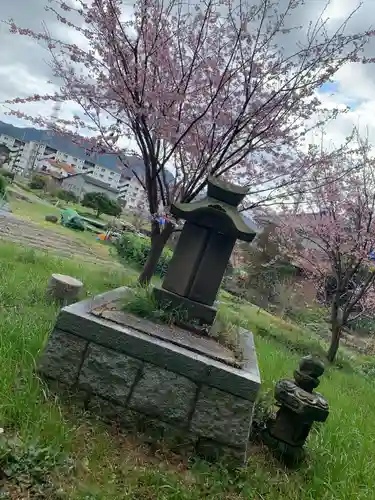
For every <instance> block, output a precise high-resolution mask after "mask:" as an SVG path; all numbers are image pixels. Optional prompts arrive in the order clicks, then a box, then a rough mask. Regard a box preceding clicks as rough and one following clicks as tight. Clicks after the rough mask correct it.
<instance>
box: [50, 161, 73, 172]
mask: <svg viewBox="0 0 375 500" xmlns="http://www.w3.org/2000/svg"><path fill="white" fill-rule="evenodd" d="M48 163H50V164H51V165H52V166H53V167H57V168H61V170H64V171H65V172H66V173H67V174H71V175H74V174H75V173H76V169H75V168H74V167H72V166H71V165H68V164H67V163H61V162H59V161H56V160H48Z"/></svg>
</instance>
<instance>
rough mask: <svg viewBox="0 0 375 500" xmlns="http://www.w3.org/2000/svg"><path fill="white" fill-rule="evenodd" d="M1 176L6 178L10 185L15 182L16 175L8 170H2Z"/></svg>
mask: <svg viewBox="0 0 375 500" xmlns="http://www.w3.org/2000/svg"><path fill="white" fill-rule="evenodd" d="M0 175H1V176H2V177H5V178H6V179H8V180H9V182H10V183H12V182H13V181H14V177H15V175H16V174H15V173H14V172H10V171H9V170H6V169H5V168H0Z"/></svg>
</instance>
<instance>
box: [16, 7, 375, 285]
mask: <svg viewBox="0 0 375 500" xmlns="http://www.w3.org/2000/svg"><path fill="white" fill-rule="evenodd" d="M77 3H78V4H79V6H78V7H73V6H72V5H70V4H68V3H67V2H64V1H62V0H50V1H49V2H48V5H47V6H46V9H47V10H49V11H50V12H52V13H54V14H55V16H56V18H57V20H58V21H59V22H60V23H62V24H63V25H64V29H71V30H74V31H75V32H76V33H77V34H79V36H80V37H81V38H83V39H84V40H85V44H84V45H82V46H80V47H79V46H78V45H76V44H74V43H68V42H66V41H64V40H59V39H55V38H54V36H53V34H51V33H49V32H48V31H45V32H41V33H38V32H34V31H31V30H30V29H28V28H25V27H20V26H18V25H17V23H16V22H15V21H13V20H11V21H9V26H10V30H11V32H12V33H15V34H17V35H23V36H29V37H31V38H33V39H35V40H36V41H38V42H39V43H45V44H46V47H47V48H49V51H50V54H51V66H52V69H53V72H54V75H55V77H57V78H58V79H59V81H60V82H61V88H60V91H59V92H58V93H56V94H55V95H51V96H35V95H34V96H30V97H29V98H26V99H19V98H16V99H13V100H10V101H9V103H8V104H10V105H14V104H22V103H26V102H35V101H41V100H43V101H45V100H48V99H50V100H52V101H56V100H59V101H74V102H75V103H77V104H78V105H79V106H80V107H81V109H82V111H83V113H84V115H85V120H83V119H79V118H78V117H76V118H72V119H71V120H58V122H57V123H54V124H52V123H50V120H49V119H48V118H47V117H40V116H38V117H32V116H28V115H26V114H23V113H22V111H20V110H19V109H17V110H13V111H11V113H12V114H16V115H17V116H18V117H23V118H25V119H27V120H29V121H31V122H33V123H35V124H36V125H38V126H44V127H49V128H51V127H52V128H53V129H54V130H55V131H56V132H57V133H61V134H70V135H72V130H74V132H73V137H74V140H76V141H79V140H80V138H81V137H82V133H83V130H84V129H85V128H86V129H87V128H88V127H87V125H86V121H87V120H88V121H89V122H90V129H91V135H90V139H89V140H90V142H91V144H92V146H93V148H95V149H96V150H97V151H100V152H101V151H106V152H111V153H113V154H116V155H119V156H120V158H121V159H122V160H123V158H124V156H123V155H122V154H121V153H123V151H122V150H121V148H120V147H119V145H118V144H119V140H120V139H124V138H125V139H129V138H131V139H135V141H136V143H137V147H138V151H137V153H138V154H139V155H140V157H141V158H142V159H143V162H144V164H145V178H144V179H143V181H144V185H145V190H146V192H147V197H148V205H149V211H150V214H154V213H156V212H157V211H158V207H159V206H160V204H162V205H163V206H164V207H166V209H168V207H169V206H170V204H171V203H173V202H174V201H176V200H180V201H185V202H189V201H191V200H193V199H194V198H195V197H196V196H197V195H198V194H199V193H200V192H201V191H202V190H203V189H204V188H205V185H206V180H207V176H208V175H209V174H210V175H215V176H223V177H225V178H226V179H228V180H231V181H235V182H238V183H241V184H246V185H247V186H249V199H248V201H249V206H254V205H256V204H260V203H265V202H269V201H271V200H279V199H280V197H284V196H286V195H287V196H289V194H290V188H291V186H293V185H294V184H296V183H297V184H298V185H299V188H301V186H302V184H301V183H302V182H305V183H306V182H307V180H308V179H309V175H310V174H309V173H310V171H311V169H312V168H313V167H315V166H316V163H317V162H321V161H323V160H322V159H321V157H318V156H317V155H316V154H315V152H314V151H313V150H312V149H311V150H309V151H308V152H307V153H306V152H304V149H303V146H304V144H305V142H306V134H307V132H308V131H309V130H310V129H311V127H314V125H311V123H312V121H311V120H312V119H313V117H314V116H315V114H316V113H317V112H318V111H319V113H320V116H323V118H321V119H320V120H318V122H317V125H322V124H324V123H325V121H326V120H329V119H330V118H332V117H334V116H336V114H337V112H338V110H331V111H327V110H326V112H325V114H324V113H323V110H322V106H321V103H320V101H319V99H318V98H317V97H316V92H315V91H316V89H318V88H319V87H320V86H321V85H322V84H323V83H324V82H325V81H327V80H329V79H331V78H332V77H333V75H334V74H335V72H336V71H337V70H338V69H339V68H340V67H341V66H342V65H343V64H345V63H347V62H349V61H359V60H362V59H363V48H364V46H365V44H366V43H367V41H368V40H369V38H370V37H372V36H373V34H374V33H373V32H372V31H368V32H364V33H355V34H346V33H345V26H346V24H345V23H343V25H342V28H340V29H338V31H335V32H334V33H333V34H332V35H330V34H329V33H328V31H327V29H326V25H325V23H324V22H323V21H322V18H319V19H318V20H317V21H316V24H314V23H312V27H311V29H310V30H309V32H308V34H307V36H306V34H305V32H304V27H298V26H294V25H293V23H292V21H291V20H292V15H293V16H294V18H295V16H296V12H298V9H302V8H303V5H304V3H305V2H304V0H287V2H286V3H285V2H279V1H277V0H257V1H254V0H239V1H238V2H235V3H233V2H232V1H231V0H207V1H205V2H196V4H195V6H194V8H191V9H190V8H188V6H187V4H186V2H184V1H182V0H136V1H135V5H134V11H133V15H132V16H131V18H130V19H128V20H126V21H124V20H123V17H122V14H123V13H124V7H125V6H127V5H128V3H126V2H124V1H122V0H94V1H92V2H87V3H85V2H84V1H83V0H80V1H79V2H77ZM280 3H282V4H283V5H284V4H285V5H284V6H281V5H280ZM291 32H293V33H294V36H295V38H296V39H299V43H298V44H296V45H295V47H294V48H292V50H289V51H286V50H284V49H283V48H282V45H283V37H284V38H285V40H290V38H288V35H289V34H290V33H291ZM168 166H173V168H174V171H175V180H174V182H173V183H172V185H171V184H170V183H169V182H168V180H167V176H166V169H167V167H168ZM172 229H173V228H172V226H171V224H167V225H166V226H165V227H164V229H163V231H162V233H161V232H160V228H159V226H158V225H157V224H154V225H153V230H152V235H153V236H152V241H153V243H155V245H154V246H155V250H154V249H153V250H152V252H151V254H153V252H154V253H155V252H157V251H159V250H160V247H161V248H162V247H163V245H164V244H165V242H166V241H167V239H168V236H169V234H170V233H171V231H172ZM158 239H159V240H160V241H158V242H156V240H158ZM154 246H153V248H154ZM156 248H158V249H159V250H156ZM160 251H161V250H160ZM151 254H150V255H151ZM151 257H152V256H151ZM151 257H150V258H151ZM152 258H153V261H155V258H154V257H152ZM146 268H147V269H148V270H145V273H144V274H143V276H142V277H141V279H142V280H144V279H147V280H148V279H149V278H150V274H151V273H152V271H153V269H152V266H151V265H148V264H146Z"/></svg>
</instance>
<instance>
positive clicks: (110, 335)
mask: <svg viewBox="0 0 375 500" xmlns="http://www.w3.org/2000/svg"><path fill="white" fill-rule="evenodd" d="M128 293H129V289H128V288H127V287H122V288H119V289H116V290H113V291H111V292H107V293H105V294H101V295H100V296H97V297H95V298H94V299H88V300H85V301H81V302H77V303H75V304H73V305H71V306H67V307H65V308H63V309H62V311H61V313H60V315H59V317H58V320H57V323H56V327H57V328H59V329H61V330H64V331H67V332H71V333H73V334H74V335H77V336H78V337H81V338H83V339H85V340H88V341H90V342H94V343H97V344H99V345H103V346H104V347H108V348H110V349H113V350H116V351H118V352H122V353H124V354H127V355H129V356H132V357H135V358H138V359H140V360H142V361H145V362H149V363H151V364H153V365H157V366H159V367H161V368H165V369H168V370H170V371H172V372H175V373H177V374H180V375H183V376H184V377H187V378H189V379H191V380H193V381H194V382H198V383H205V384H207V385H211V386H213V387H216V388H218V389H223V390H224V391H228V392H230V393H231V394H234V395H237V396H240V397H242V398H245V399H247V400H249V401H254V400H255V398H256V395H257V392H258V390H259V387H260V377H259V370H258V365H257V362H256V356H255V353H254V352H253V351H254V345H253V342H252V334H251V332H247V331H246V332H247V333H246V335H247V337H248V338H247V339H246V341H244V348H245V349H249V350H250V351H252V352H244V353H243V356H244V360H248V363H247V366H246V369H240V368H236V367H233V366H229V365H227V364H225V363H222V362H219V361H217V360H214V359H212V358H209V357H208V356H205V355H203V354H198V353H196V352H193V351H191V350H189V349H186V348H184V347H181V346H177V345H175V344H173V343H171V342H167V341H165V340H162V339H159V338H156V337H153V336H151V335H148V334H145V333H143V332H141V331H138V330H136V329H134V328H130V327H125V326H123V325H119V324H116V323H114V322H113V321H109V320H106V319H104V318H99V317H96V316H94V315H93V314H91V313H90V311H91V310H92V309H93V308H96V307H100V306H104V305H106V304H108V303H109V302H112V301H115V300H119V299H121V297H125V296H126V294H128ZM249 339H250V340H249Z"/></svg>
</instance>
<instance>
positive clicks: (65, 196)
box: [56, 189, 78, 203]
mask: <svg viewBox="0 0 375 500" xmlns="http://www.w3.org/2000/svg"><path fill="white" fill-rule="evenodd" d="M56 196H57V197H58V198H59V200H63V201H66V202H67V203H78V196H77V195H75V194H74V193H72V192H71V191H64V189H59V190H58V191H57V193H56Z"/></svg>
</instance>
